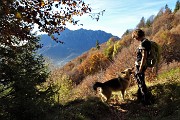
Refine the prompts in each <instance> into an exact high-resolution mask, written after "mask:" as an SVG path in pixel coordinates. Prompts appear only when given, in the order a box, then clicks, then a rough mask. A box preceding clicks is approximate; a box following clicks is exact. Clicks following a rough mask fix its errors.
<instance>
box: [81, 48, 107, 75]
mask: <svg viewBox="0 0 180 120" xmlns="http://www.w3.org/2000/svg"><path fill="white" fill-rule="evenodd" d="M108 64H109V60H108V58H107V57H106V56H105V55H104V54H102V53H98V52H97V53H94V54H92V55H90V56H89V57H88V59H87V60H85V61H83V62H82V64H81V65H80V66H79V67H78V70H79V71H83V72H84V74H86V75H89V74H94V73H96V72H97V71H99V70H102V69H105V68H106V67H107V66H108Z"/></svg>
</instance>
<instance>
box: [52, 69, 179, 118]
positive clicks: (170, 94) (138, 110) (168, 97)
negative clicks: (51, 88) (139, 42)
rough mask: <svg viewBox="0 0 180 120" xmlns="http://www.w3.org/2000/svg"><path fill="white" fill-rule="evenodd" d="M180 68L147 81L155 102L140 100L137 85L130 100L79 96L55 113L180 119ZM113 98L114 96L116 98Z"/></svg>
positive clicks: (129, 91)
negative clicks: (116, 101)
mask: <svg viewBox="0 0 180 120" xmlns="http://www.w3.org/2000/svg"><path fill="white" fill-rule="evenodd" d="M179 76H180V68H176V69H171V70H170V71H167V72H164V73H162V74H160V75H159V76H158V80H157V81H154V82H153V83H149V82H148V83H147V85H148V87H149V90H150V91H151V92H152V94H153V96H154V100H155V103H154V104H153V105H149V106H143V105H142V104H138V103H136V101H135V100H134V99H135V96H133V94H135V93H136V90H137V86H136V85H135V86H132V87H131V88H129V90H128V91H127V95H126V101H125V102H122V101H121V102H119V103H115V102H114V103H111V104H110V105H108V104H105V103H102V102H101V101H100V100H99V99H98V98H96V97H91V98H87V99H86V100H80V99H76V100H75V101H72V102H69V103H67V104H66V105H64V106H61V107H60V108H57V110H56V112H55V113H53V114H52V116H53V119H57V120H72V119H73V120H120V119H122V120H152V119H153V120H157V119H160V120H169V119H171V120H178V119H179V118H180V111H179V110H180V78H179ZM112 101H113V100H112Z"/></svg>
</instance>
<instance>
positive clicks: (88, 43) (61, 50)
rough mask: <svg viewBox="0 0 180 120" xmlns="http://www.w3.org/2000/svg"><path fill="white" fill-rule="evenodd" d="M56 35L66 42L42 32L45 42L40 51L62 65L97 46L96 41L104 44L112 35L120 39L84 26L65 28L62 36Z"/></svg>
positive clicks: (42, 40)
mask: <svg viewBox="0 0 180 120" xmlns="http://www.w3.org/2000/svg"><path fill="white" fill-rule="evenodd" d="M55 37H57V38H58V40H61V41H63V42H64V44H57V43H56V42H55V41H53V40H51V38H50V36H48V35H47V34H42V35H41V36H40V39H41V42H40V43H41V44H43V48H42V49H40V50H39V53H40V54H42V55H43V56H45V57H48V58H50V59H51V61H52V63H53V64H55V65H57V66H62V65H64V64H65V63H67V62H68V61H70V60H72V59H73V58H75V57H77V56H79V55H81V54H82V53H84V52H86V51H88V50H89V49H91V48H92V47H95V46H96V41H98V42H99V44H102V43H104V42H106V41H107V40H108V39H110V38H111V37H116V38H117V39H119V38H118V37H117V36H113V35H112V34H111V33H106V32H104V31H102V30H86V29H82V28H81V29H78V30H69V29H65V31H63V32H62V33H61V35H60V36H58V35H55Z"/></svg>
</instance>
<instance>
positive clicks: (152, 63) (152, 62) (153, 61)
mask: <svg viewBox="0 0 180 120" xmlns="http://www.w3.org/2000/svg"><path fill="white" fill-rule="evenodd" d="M149 41H150V42H151V50H150V51H149V53H148V57H147V60H146V66H147V67H157V65H158V62H159V59H160V51H159V45H158V44H157V43H156V42H154V41H151V40H149Z"/></svg>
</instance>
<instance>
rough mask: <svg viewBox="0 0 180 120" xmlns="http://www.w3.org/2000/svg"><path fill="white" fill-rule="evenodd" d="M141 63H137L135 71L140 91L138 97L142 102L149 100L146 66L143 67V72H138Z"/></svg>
mask: <svg viewBox="0 0 180 120" xmlns="http://www.w3.org/2000/svg"><path fill="white" fill-rule="evenodd" d="M139 67H140V66H139V65H136V73H135V78H136V80H137V84H138V93H137V97H138V100H139V101H141V102H146V101H147V99H148V98H147V86H146V84H145V71H146V67H143V70H142V72H141V73H138V71H139Z"/></svg>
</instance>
